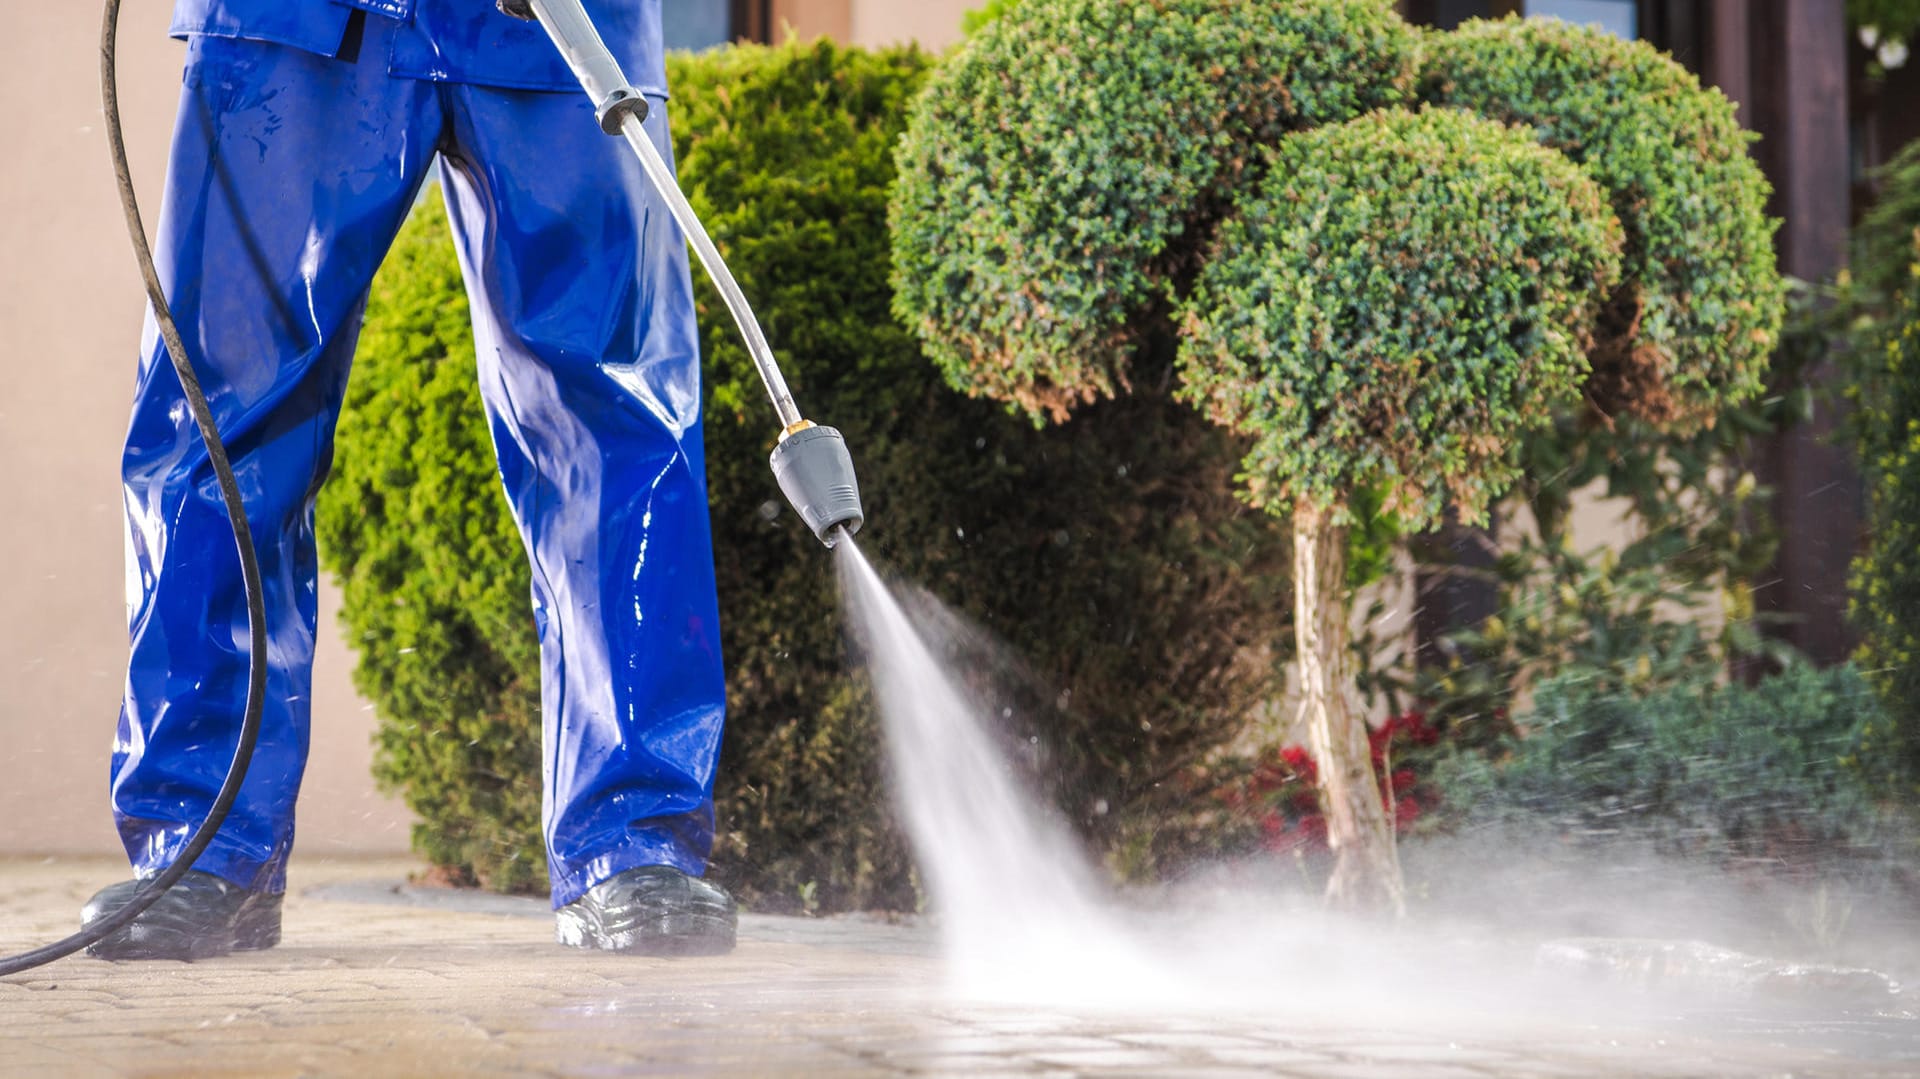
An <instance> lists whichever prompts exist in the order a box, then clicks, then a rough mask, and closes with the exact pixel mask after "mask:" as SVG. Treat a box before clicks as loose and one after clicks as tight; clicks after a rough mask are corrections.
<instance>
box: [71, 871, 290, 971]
mask: <svg viewBox="0 0 1920 1079" xmlns="http://www.w3.org/2000/svg"><path fill="white" fill-rule="evenodd" d="M145 884H146V882H145V881H139V880H128V881H121V882H120V883H119V884H115V885H113V886H111V887H108V888H103V889H101V890H100V891H99V892H98V893H97V894H95V895H94V897H93V898H92V899H89V900H87V905H86V906H84V907H82V908H81V909H80V924H81V925H83V926H87V925H92V924H93V923H95V922H97V921H99V920H100V919H102V918H105V917H107V916H109V915H111V914H113V913H114V912H115V911H118V910H120V909H121V908H122V907H125V906H126V905H127V901H128V900H130V899H132V898H133V895H134V893H135V892H138V891H139V890H140V888H141V887H142V886H143V885H145ZM280 900H281V896H280V894H279V893H277V892H275V893H272V894H269V893H267V892H251V891H248V890H247V889H245V888H242V887H240V886H239V885H238V884H233V883H231V882H229V881H225V880H222V879H221V878H219V877H216V876H214V875H213V874H211V873H202V872H200V871H199V870H197V869H193V870H188V871H187V874H186V876H183V877H181V878H180V880H179V881H178V882H177V883H175V884H174V886H173V887H171V888H169V889H167V894H165V895H163V896H161V897H160V898H159V899H158V900H157V901H155V902H154V904H153V906H150V907H148V908H147V909H146V910H144V911H141V912H140V916H139V917H138V918H135V919H134V920H133V921H132V923H131V924H129V925H126V926H124V927H122V928H121V929H120V930H118V931H117V932H114V933H109V934H108V935H107V936H106V937H105V938H104V939H102V940H100V941H98V942H97V943H94V944H90V945H88V946H87V954H88V955H91V956H94V957H96V958H99V959H212V958H214V957H215V956H221V955H226V954H227V953H228V952H234V951H252V950H255V949H259V948H271V947H273V946H274V945H276V944H278V943H280Z"/></svg>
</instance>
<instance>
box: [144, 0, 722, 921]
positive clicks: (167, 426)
mask: <svg viewBox="0 0 1920 1079" xmlns="http://www.w3.org/2000/svg"><path fill="white" fill-rule="evenodd" d="M397 25H398V24H396V23H394V22H392V21H391V20H388V19H385V18H381V17H377V16H368V17H367V18H366V20H365V40H364V42H360V43H358V44H359V47H358V48H357V50H348V53H350V54H351V55H346V54H343V55H344V58H342V59H333V58H328V57H323V56H318V55H315V54H313V53H309V52H304V51H301V50H299V49H295V48H290V47H286V46H282V45H275V44H269V43H264V42H257V41H248V40H234V39H225V38H216V37H194V38H192V39H191V40H190V41H189V43H188V51H187V66H186V77H185V86H184V90H183V92H182V95H181V105H180V113H179V118H178V122H177V126H176V129H175V135H174V142H173V150H172V157H171V161H170V164H169V168H168V175H167V185H166V194H165V205H164V207H163V210H162V212H161V215H160V231H159V243H158V263H159V270H160V275H161V280H162V281H163V282H164V284H165V286H166V289H167V294H168V296H169V298H170V301H171V303H172V306H173V310H174V314H175V317H176V318H177V320H178V321H179V324H180V327H181V331H182V333H183V334H184V336H185V338H186V342H187V347H188V350H189V351H190V352H191V353H192V358H193V361H194V363H195V366H196V368H197V370H198V373H199V376H200V379H201V381H202V383H203V384H204V386H205V388H206V390H207V393H208V397H209V399H210V401H211V403H212V406H213V410H214V413H215V415H216V416H217V417H218V419H219V424H220V429H221V431H222V432H223V433H224V435H225V439H226V442H227V446H228V449H229V452H230V454H231V455H232V457H233V461H234V467H235V471H236V473H237V475H238V478H239V481H240V488H241V490H242V491H243V492H244V493H245V500H246V505H247V514H248V518H249V520H250V522H251V524H252V528H253V535H254V541H255V543H256V545H257V546H258V548H259V555H260V563H261V567H260V568H261V572H262V574H263V576H264V578H265V582H266V609H267V635H268V641H269V645H268V647H269V656H268V663H269V667H270V671H269V675H268V682H267V696H266V710H265V715H264V721H263V727H262V731H261V736H260V742H259V748H258V750H257V752H256V753H255V755H254V759H253V766H252V768H251V770H250V771H249V772H248V773H247V779H246V784H245V786H244V788H243V790H242V793H241V795H240V799H239V802H238V803H237V804H236V805H235V806H234V808H233V811H232V814H231V815H230V816H229V817H228V818H227V821H226V824H225V826H224V827H223V828H222V829H221V830H220V834H219V837H218V838H217V839H216V840H215V841H214V843H213V845H212V847H211V848H209V849H208V851H207V853H206V854H205V855H204V856H202V857H201V859H200V860H199V862H198V864H197V868H200V869H202V870H205V871H207V872H211V873H215V874H217V875H219V876H221V877H224V878H226V879H228V880H230V881H233V882H235V883H238V884H242V885H245V886H248V887H252V888H261V889H267V890H274V891H277V890H280V889H283V888H284V887H285V866H286V861H287V855H288V851H289V850H290V849H291V847H292V843H293V832H294V827H293V825H294V800H295V796H296V795H297V793H298V791H299V787H300V776H301V771H302V769H303V767H304V766H305V762H306V754H307V732H308V716H309V700H310V687H311V681H312V678H311V669H312V660H313V644H314V633H315V616H316V610H315V608H316V604H315V594H316V581H315V578H316V568H317V567H316V560H315V555H314V533H313V504H314V495H315V493H316V492H317V491H318V489H319V486H320V483H321V481H322V479H323V478H324V477H325V475H326V472H327V469H328V466H329V463H330V461H331V457H332V447H333V432H334V422H335V419H336V417H337V416H338V414H339V411H340V405H341V400H342V396H343V394H344V391H345V388H346V381H347V370H348V366H349V363H350V361H351V359H352V357H353V350H354V342H355V337H356V335H357V333H358V330H359V326H360V319H361V314H362V312H363V310H364V307H365V303H366V298H367V290H368V286H369V284H370V282H371V281H372V279H373V274H374V270H375V269H376V268H377V267H378V266H379V264H380V261H381V259H382V257H383V256H384V255H385V253H386V251H387V249H388V246H389V245H390V244H391V242H392V240H393V238H394V234H395V233H396V231H397V230H398V229H399V227H400V225H401V223H402V221H403V220H404V219H405V218H406V216H407V212H408V209H409V208H410V207H411V205H412V204H413V202H414V199H415V197H416V194H417V193H418V191H419V190H420V187H421V185H422V182H423V181H424V180H425V178H426V177H427V175H428V171H429V169H430V168H431V167H432V166H433V165H434V164H435V162H436V160H438V162H439V163H440V165H441V174H442V176H443V177H444V178H445V181H446V188H447V191H446V197H447V205H448V209H449V212H450V214H451V217H452V221H453V226H454V232H455V238H456V240H457V242H458V244H459V247H460V255H461V266H462V268H463V270H464V271H465V275H466V279H467V290H468V295H469V298H470V299H471V301H472V308H473V323H474V336H475V341H476V345H477V349H478V353H479V357H478V358H479V376H480V389H481V394H482V396H483V398H484V399H485V402H486V409H487V415H488V419H489V421H490V423H491V426H492V433H493V441H494V448H495V451H496V453H497V455H498V459H499V466H500V476H501V480H502V481H503V483H504V484H505V488H506V493H507V497H508V500H509V502H510V503H511V505H512V509H513V513H514V516H515V519H516V520H517V521H518V523H519V526H520V529H521V533H522V536H523V537H524V539H525V541H526V546H527V552H528V556H529V558H530V560H531V563H532V568H533V613H534V619H535V622H536V624H537V626H538V628H539V634H540V649H541V661H542V672H541V676H542V714H543V716H544V736H545V751H544V752H545V782H546V800H545V812H544V820H545V838H546V843H547V851H548V855H549V857H550V860H551V866H552V878H553V902H554V905H555V906H561V905H564V904H566V903H569V902H571V901H573V900H574V899H576V898H578V897H579V896H580V894H581V893H582V892H584V891H585V890H586V889H587V888H589V887H591V886H593V885H594V884H596V883H598V882H600V881H601V880H604V879H606V878H607V877H609V876H612V875H613V874H615V873H618V872H620V871H622V870H625V869H629V868H633V867H635V866H641V865H671V866H675V867H677V868H679V869H681V870H684V871H686V872H689V873H693V874H698V873H700V872H702V871H703V870H704V868H705V862H706V857H707V854H708V851H709V849H710V847H711V843H712V834H713V800H712V791H713V776H714V765H715V760H716V757H717V755H718V750H719V742H720V732H721V725H722V718H723V712H724V681H723V677H722V669H721V663H720V643H719V626H718V611H717V604H716V601H715V596H714V578H713V555H712V547H711V538H710V535H709V530H708V528H709V526H708V519H707V505H706V488H705V475H704V469H705V464H704V459H703V455H702V450H701V429H700V378H699V354H698V339H697V337H696V333H695V325H694V307H693V296H692V286H691V281H690V277H689V271H688V264H687V251H686V247H685V244H684V241H683V239H682V237H681V235H680V233H679V231H678V229H677V228H676V226H675V225H674V224H673V223H672V220H671V219H670V217H669V216H668V214H667V211H666V208H665V205H664V203H662V202H661V201H660V200H659V198H658V196H657V195H656V194H655V193H654V192H653V190H652V189H651V187H650V186H649V185H648V184H647V182H646V180H645V178H644V176H643V175H642V173H641V171H640V169H639V166H638V164H637V162H635V160H634V159H633V156H632V154H631V152H630V151H629V150H628V149H627V148H626V147H625V145H624V144H623V143H622V142H621V141H620V140H618V139H614V138H609V137H608V136H606V135H604V134H602V133H601V131H600V129H599V127H598V125H596V124H595V122H594V118H593V110H592V107H591V105H590V104H589V102H588V101H587V99H586V97H585V95H584V94H578V93H573V94H558V93H540V92H528V91H515V90H502V89H494V88H487V87H482V86H473V85H465V84H458V83H441V82H429V81H422V80H416V79H409V78H401V77H393V76H390V75H388V74H387V64H386V60H387V56H388V53H389V49H388V47H387V42H386V41H385V40H383V36H384V35H389V34H391V33H393V28H394V27H395V26H397ZM652 104H653V105H654V111H653V113H652V115H651V117H650V118H649V119H648V120H647V127H648V129H649V130H650V131H651V132H652V133H653V136H654V139H655V142H656V143H657V145H659V147H660V149H661V152H662V153H663V154H667V153H670V148H669V145H668V140H667V128H666V112H665V109H664V106H663V103H662V102H659V101H655V102H653V103H652ZM142 351H143V355H142V360H141V364H140V370H139V380H138V385H137V390H136V398H135V404H134V409H133V417H132V422H131V427H130V431H129V433H128V437H127V445H126V454H125V459H124V463H123V482H124V492H125V500H126V517H127V537H128V621H129V627H130V634H131V638H132V657H131V662H130V664H129V668H128V674H127V683H126V693H125V699H124V702H123V707H122V711H121V715H120V728H119V737H118V739H117V741H116V742H115V745H114V752H113V776H112V797H113V808H114V814H115V818H116V820H117V822H118V824H119V828H120V834H121V836H122V839H123V841H124V842H125V845H126V848H127V853H128V856H129V857H130V859H131V860H132V862H133V866H134V869H135V872H136V874H137V875H139V876H142V877H147V876H151V875H154V874H156V873H158V872H159V871H160V870H161V869H162V868H164V867H165V866H166V865H168V864H169V863H170V862H171V861H172V859H173V858H174V856H175V855H176V854H177V853H178V852H179V850H180V849H181V848H182V847H183V846H184V845H185V842H186V839H187V836H188V835H189V834H190V833H191V831H192V830H193V828H194V827H195V826H196V825H197V824H198V822H199V821H200V820H201V819H202V818H203V817H204V816H205V814H206V811H207V808H208V806H209V805H210V804H211V802H212V799H213V796H214V793H215V792H216V791H217V790H218V788H219V786H220V782H221V780H222V778H223V777H224V775H225V773H226V770H227V766H228V762H229V759H230V757H231V756H232V752H233V747H234V744H235V740H236V737H237V733H238V729H239V724H240V718H241V715H242V709H243V707H244V703H245V700H244V699H245V695H246V684H247V665H248V639H247V630H246V607H245V602H244V598H243V592H242V587H241V578H240V571H239V565H238V560H237V558H236V556H235V554H234V547H233V543H232V539H231V537H230V534H229V531H228V524H227V518H226V514H225V511H224V509H223V508H222V504H221V501H220V494H219V490H218V487H217V485H216V484H215V481H214V479H213V474H212V469H211V467H210V466H209V465H208V463H207V457H206V452H205V450H204V448H203V447H202V445H201V441H200V438H199V436H198V434H197V433H196V432H195V430H194V427H193V421H192V418H191V417H190V416H189V415H188V412H187V408H186V405H185V403H184V401H183V399H182V396H181V390H180V385H179V382H178V380H177V378H176V377H175V374H174V372H173V369H172V367H171V365H170V363H169V361H168V359H167V355H166V350H165V348H164V347H163V346H162V345H160V344H159V343H158V342H157V339H156V333H155V330H154V328H153V324H152V321H151V319H149V322H148V328H147V334H146V338H145V341H144V345H143V350H142Z"/></svg>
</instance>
